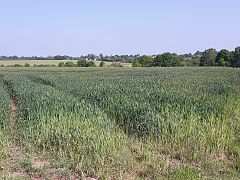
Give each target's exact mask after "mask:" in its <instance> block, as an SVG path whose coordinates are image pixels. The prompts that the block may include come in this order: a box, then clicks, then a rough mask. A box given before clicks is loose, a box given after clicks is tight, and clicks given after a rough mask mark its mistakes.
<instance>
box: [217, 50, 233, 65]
mask: <svg viewBox="0 0 240 180" xmlns="http://www.w3.org/2000/svg"><path fill="white" fill-rule="evenodd" d="M233 58H234V54H233V53H232V52H229V51H228V50H226V49H222V50H221V51H220V52H218V54H217V56H216V65H219V66H230V65H231V64H232V63H233Z"/></svg>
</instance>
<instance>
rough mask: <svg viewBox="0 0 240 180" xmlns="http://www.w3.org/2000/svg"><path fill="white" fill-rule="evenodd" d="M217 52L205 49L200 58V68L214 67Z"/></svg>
mask: <svg viewBox="0 0 240 180" xmlns="http://www.w3.org/2000/svg"><path fill="white" fill-rule="evenodd" d="M216 57H217V51H216V50H215V49H213V48H211V49H207V50H205V51H204V52H203V54H202V56H201V58H200V66H214V65H216V63H215V61H216Z"/></svg>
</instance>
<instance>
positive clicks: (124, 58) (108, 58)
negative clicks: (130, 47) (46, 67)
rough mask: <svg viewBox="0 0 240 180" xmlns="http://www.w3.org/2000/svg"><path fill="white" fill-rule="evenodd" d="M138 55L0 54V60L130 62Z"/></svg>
mask: <svg viewBox="0 0 240 180" xmlns="http://www.w3.org/2000/svg"><path fill="white" fill-rule="evenodd" d="M139 56H140V55H110V56H108V55H105V56H104V55H103V54H100V55H94V54H88V55H82V56H79V57H73V56H67V55H63V56H62V55H56V56H48V57H43V56H21V57H18V56H0V60H82V61H84V60H89V61H108V62H122V63H132V62H133V61H134V60H135V59H136V58H138V57H139Z"/></svg>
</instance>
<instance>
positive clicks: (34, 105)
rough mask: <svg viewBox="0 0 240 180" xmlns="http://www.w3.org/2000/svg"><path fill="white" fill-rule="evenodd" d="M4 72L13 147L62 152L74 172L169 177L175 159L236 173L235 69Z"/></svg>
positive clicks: (239, 99)
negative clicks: (13, 117)
mask: <svg viewBox="0 0 240 180" xmlns="http://www.w3.org/2000/svg"><path fill="white" fill-rule="evenodd" d="M2 74H4V77H3V79H4V80H5V81H7V82H11V86H12V87H13V89H14V92H15V94H16V97H17V98H18V101H19V114H20V115H19V116H20V117H19V120H18V121H17V123H16V128H17V134H16V139H17V140H18V142H19V144H22V145H23V146H26V145H27V146H29V147H31V148H33V149H34V151H38V152H44V153H48V154H51V155H53V156H54V157H61V158H63V159H65V160H66V161H67V162H68V163H67V164H68V165H69V166H70V168H72V169H73V170H74V171H80V172H78V173H79V174H83V175H84V176H85V175H86V176H96V177H102V178H103V177H111V176H113V177H114V176H116V174H118V175H117V176H118V177H119V178H120V176H121V177H122V178H126V177H125V175H126V174H128V175H129V174H132V176H140V177H142V176H143V177H150V178H154V177H158V176H160V174H161V175H162V176H164V177H168V176H169V175H170V174H174V169H175V165H174V162H176V161H177V162H178V163H180V164H182V165H192V163H194V164H197V166H200V167H206V164H209V163H210V165H209V166H210V167H215V166H220V165H221V166H222V165H223V166H224V167H225V166H226V167H227V168H226V169H227V170H226V171H230V170H229V169H231V171H233V172H234V175H235V176H238V175H236V173H237V171H238V168H239V167H238V163H240V162H239V160H238V159H239V157H240V145H239V141H240V132H239V129H240V119H239V115H240V83H239V82H240V71H239V70H238V69H228V68H226V69H224V68H179V69H175V68H166V69H155V68H152V69H151V68H149V69H134V70H127V69H112V70H104V69H103V70H99V69H96V70H93V69H89V70H86V69H80V70H70V69H65V70H62V71H56V70H53V69H49V70H48V71H47V70H43V71H36V70H33V71H26V72H24V71H22V70H19V71H17V70H16V71H14V72H11V73H10V72H7V71H6V72H3V73H2ZM0 87H1V86H0ZM0 90H1V89H0ZM0 93H2V92H1V91H0ZM6 102H7V101H6ZM0 103H1V102H0ZM219 156H221V157H224V158H225V159H224V163H223V162H219V161H218V157H219ZM149 171H150V172H149ZM203 172H204V168H202V169H201V170H198V172H197V173H196V174H197V177H199V176H202V175H201V174H204V173H205V172H204V173H203ZM145 173H147V174H145ZM209 173H210V174H211V173H212V172H209ZM133 174H134V175H133ZM199 174H200V175H199ZM119 175H120V176H119ZM209 176H210V175H209ZM194 177H195V176H194Z"/></svg>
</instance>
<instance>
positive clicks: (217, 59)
mask: <svg viewBox="0 0 240 180" xmlns="http://www.w3.org/2000/svg"><path fill="white" fill-rule="evenodd" d="M179 66H227V67H240V47H237V48H236V49H235V51H228V50H226V49H222V50H221V51H219V52H218V51H216V49H213V48H210V49H207V50H205V51H204V52H200V51H198V52H196V53H195V54H194V55H192V54H191V53H190V54H185V55H177V54H175V53H170V52H166V53H163V54H160V55H154V56H146V55H143V56H140V57H138V58H136V59H135V60H134V62H133V67H179Z"/></svg>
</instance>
